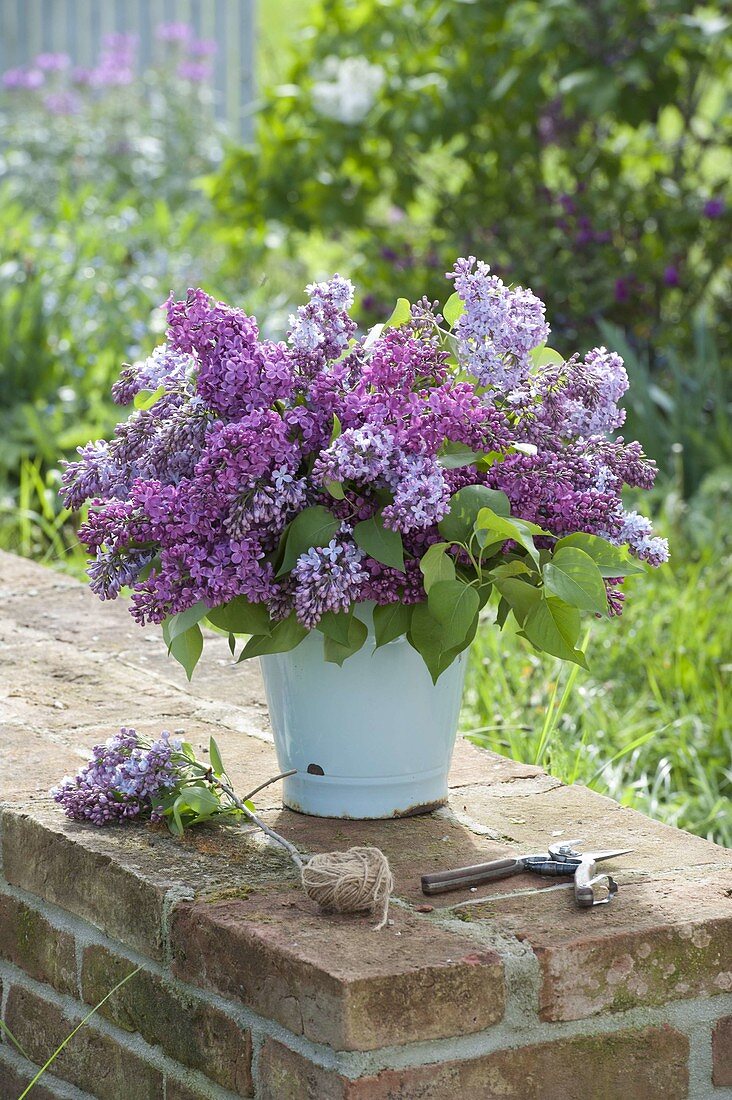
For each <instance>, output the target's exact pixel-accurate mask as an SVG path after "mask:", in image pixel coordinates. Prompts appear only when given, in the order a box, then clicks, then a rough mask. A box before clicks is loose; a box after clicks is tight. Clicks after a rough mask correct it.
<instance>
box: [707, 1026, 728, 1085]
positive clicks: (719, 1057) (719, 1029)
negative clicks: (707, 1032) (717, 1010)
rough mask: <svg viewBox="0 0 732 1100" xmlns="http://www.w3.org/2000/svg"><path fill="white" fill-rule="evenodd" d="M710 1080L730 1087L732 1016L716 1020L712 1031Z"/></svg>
mask: <svg viewBox="0 0 732 1100" xmlns="http://www.w3.org/2000/svg"><path fill="white" fill-rule="evenodd" d="M712 1059H713V1062H712V1081H713V1082H714V1084H715V1085H716V1086H717V1088H722V1087H723V1086H724V1085H728V1086H730V1087H732V1016H725V1017H724V1019H723V1020H718V1021H717V1023H716V1024H715V1026H714V1031H713V1032H712Z"/></svg>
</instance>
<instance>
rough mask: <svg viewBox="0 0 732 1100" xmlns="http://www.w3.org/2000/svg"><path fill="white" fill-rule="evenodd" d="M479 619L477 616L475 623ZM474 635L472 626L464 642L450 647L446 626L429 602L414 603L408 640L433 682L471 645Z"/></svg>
mask: <svg viewBox="0 0 732 1100" xmlns="http://www.w3.org/2000/svg"><path fill="white" fill-rule="evenodd" d="M477 621H478V620H477V616H476V619H475V624H477ZM474 636H475V629H474V627H471V630H470V631H469V632H468V634H467V635H466V637H465V638H464V639H463V642H462V644H460V645H456V646H453V647H449V646H448V645H447V644H446V634H445V627H444V626H443V624H442V623H441V622H439V621H438V620H437V619H436V618H435V617H434V615H432V614H431V613H430V610H429V607H428V606H427V604H426V603H418V604H415V605H414V609H413V611H412V622H411V625H410V628H409V633H408V634H407V640H408V641H409V644H410V645H411V646H412V648H413V649H416V650H417V652H418V653H419V655H420V656H421V658H422V660H423V661H424V663H425V665H426V666H427V670H428V672H429V674H430V676H431V677H432V682H433V683H437V680H438V678H439V677H440V676H441V675H442V673H443V672H444V671H445V669H446V668H449V667H450V665H451V664H452V662H453V661H454V660H455V658H456V657H457V655H458V654H459V653H461V652H462V650H463V649H465V648H466V647H467V646H469V645H470V643H471V641H472V640H473V637H474Z"/></svg>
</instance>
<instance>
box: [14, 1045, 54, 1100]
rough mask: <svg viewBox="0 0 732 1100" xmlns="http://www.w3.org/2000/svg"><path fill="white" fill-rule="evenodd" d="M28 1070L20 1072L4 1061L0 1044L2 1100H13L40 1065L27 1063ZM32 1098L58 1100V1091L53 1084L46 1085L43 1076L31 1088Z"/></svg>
mask: <svg viewBox="0 0 732 1100" xmlns="http://www.w3.org/2000/svg"><path fill="white" fill-rule="evenodd" d="M26 1065H28V1070H27V1072H25V1073H21V1071H20V1070H19V1069H17V1068H16V1066H12V1065H10V1063H9V1062H6V1061H4V1057H3V1050H2V1047H1V1046H0V1097H2V1098H3V1100H15V1097H17V1096H20V1094H21V1093H22V1092H23V1090H24V1089H25V1088H27V1086H28V1085H29V1084H30V1082H31V1081H32V1080H33V1078H34V1077H35V1075H36V1073H37V1072H38V1069H39V1068H40V1067H36V1066H33V1067H31V1066H30V1064H29V1063H26ZM31 1095H32V1096H33V1100H58V1097H59V1093H58V1092H56V1091H55V1090H54V1089H53V1086H48V1087H47V1086H46V1085H44V1083H43V1078H41V1080H40V1081H39V1082H38V1084H37V1085H34V1086H33V1088H32V1090H31Z"/></svg>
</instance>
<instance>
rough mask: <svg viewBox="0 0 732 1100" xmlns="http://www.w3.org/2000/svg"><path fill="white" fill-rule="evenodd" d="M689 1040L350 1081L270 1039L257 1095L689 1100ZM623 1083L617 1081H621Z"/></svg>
mask: <svg viewBox="0 0 732 1100" xmlns="http://www.w3.org/2000/svg"><path fill="white" fill-rule="evenodd" d="M688 1055H689V1043H688V1039H687V1038H686V1036H685V1035H681V1034H680V1033H679V1032H677V1031H673V1030H672V1029H671V1028H666V1027H663V1028H650V1027H649V1028H645V1029H643V1030H640V1031H621V1032H617V1033H615V1034H614V1035H600V1036H583V1037H580V1038H575V1039H561V1040H558V1041H556V1042H554V1043H542V1044H540V1045H536V1046H529V1047H521V1048H518V1049H515V1050H501V1051H496V1052H495V1053H493V1054H487V1055H484V1056H482V1057H480V1058H473V1059H469V1060H466V1061H462V1062H455V1061H453V1062H442V1063H438V1064H433V1065H426V1066H418V1067H413V1068H406V1069H400V1070H383V1071H382V1072H381V1073H379V1074H377V1075H376V1076H372V1077H361V1078H358V1079H356V1080H350V1079H349V1078H346V1077H343V1076H341V1075H340V1074H338V1073H336V1072H334V1071H331V1070H325V1069H322V1068H321V1067H319V1066H314V1065H313V1064H312V1063H311V1062H309V1061H307V1059H305V1058H303V1057H302V1056H301V1055H299V1054H296V1053H295V1052H294V1051H292V1050H289V1049H288V1048H287V1047H284V1046H282V1045H281V1044H280V1043H278V1042H276V1041H275V1040H273V1039H269V1038H268V1039H266V1040H265V1043H264V1047H263V1050H262V1054H261V1057H260V1065H259V1073H260V1085H259V1087H260V1093H259V1096H260V1100H465V1098H466V1097H471V1098H472V1097H475V1098H476V1100H477V1098H478V1097H480V1100H590V1098H596V1100H605V1098H609V1097H615V1096H617V1095H619V1093H620V1091H622V1096H623V1100H686V1098H687V1097H688V1095H689V1094H688V1078H689V1075H688ZM620 1082H622V1084H620Z"/></svg>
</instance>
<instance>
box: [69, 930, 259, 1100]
mask: <svg viewBox="0 0 732 1100" xmlns="http://www.w3.org/2000/svg"><path fill="white" fill-rule="evenodd" d="M134 969H135V967H134V964H132V963H131V962H129V961H128V960H127V959H125V958H123V957H121V956H120V955H116V954H115V953H114V952H112V951H110V950H108V949H107V948H106V947H103V946H101V945H98V944H95V945H90V946H88V947H86V948H85V950H84V953H83V956H82V966H81V990H82V996H83V998H84V1000H85V1001H87V1002H88V1004H90V1005H96V1004H99V1002H101V1001H102V1000H103V998H105V997H106V996H107V994H108V993H109V990H110V989H113V988H114V987H115V986H116V985H117V984H118V983H119V982H120V981H121V980H122V979H123V978H124V977H126V975H128V974H130V973H131V972H132V971H133V970H134ZM99 1012H100V1014H101V1015H102V1016H104V1017H105V1018H106V1019H108V1020H110V1021H111V1022H112V1023H114V1024H116V1025H117V1026H118V1027H121V1028H123V1029H124V1030H126V1031H131V1032H135V1031H136V1032H138V1033H139V1034H140V1035H141V1036H142V1037H143V1039H145V1040H146V1041H147V1042H148V1043H151V1044H153V1045H158V1046H160V1047H162V1049H163V1050H164V1051H165V1052H166V1054H168V1055H170V1057H171V1058H174V1059H175V1060H176V1061H178V1062H180V1063H181V1064H182V1065H184V1066H190V1067H191V1068H193V1069H197V1070H201V1071H202V1072H203V1073H204V1074H205V1075H206V1076H207V1077H209V1078H211V1080H212V1081H216V1082H217V1083H218V1084H220V1085H223V1086H224V1087H225V1088H228V1089H230V1090H231V1091H232V1092H234V1093H236V1095H237V1096H247V1097H248V1096H251V1095H252V1088H253V1086H252V1041H251V1034H250V1032H249V1030H248V1029H247V1028H245V1027H242V1026H241V1024H239V1023H237V1022H236V1021H235V1020H234V1019H232V1018H231V1016H228V1015H227V1014H226V1013H224V1012H222V1011H221V1010H220V1009H218V1008H216V1007H215V1006H214V1005H212V1004H207V1003H206V1001H205V1000H204V999H203V998H202V997H195V996H193V995H192V994H191V993H188V992H186V991H185V990H184V989H182V988H181V987H180V986H178V985H176V984H174V983H172V982H170V981H166V980H164V979H163V978H161V977H160V976H159V975H157V974H154V973H153V972H152V971H150V970H148V969H143V970H140V971H138V973H137V974H136V975H135V976H134V978H132V979H131V980H130V981H129V982H127V983H126V984H125V985H123V986H122V988H121V989H119V990H117V992H116V993H114V994H113V995H112V996H111V997H110V998H109V999H108V1000H107V1001H105V1003H104V1004H103V1005H102V1006H101V1008H100V1009H99Z"/></svg>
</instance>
